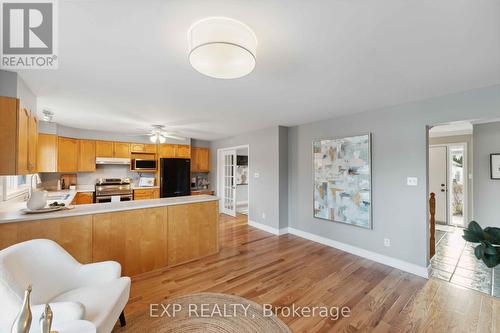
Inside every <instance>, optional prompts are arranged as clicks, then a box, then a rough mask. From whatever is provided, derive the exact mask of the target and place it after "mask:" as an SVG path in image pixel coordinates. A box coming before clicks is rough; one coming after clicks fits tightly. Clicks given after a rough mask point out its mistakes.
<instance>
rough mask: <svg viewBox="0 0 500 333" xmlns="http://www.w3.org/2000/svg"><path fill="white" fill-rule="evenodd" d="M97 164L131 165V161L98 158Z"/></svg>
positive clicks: (127, 159)
mask: <svg viewBox="0 0 500 333" xmlns="http://www.w3.org/2000/svg"><path fill="white" fill-rule="evenodd" d="M95 164H114V165H129V164H130V159H129V158H118V157H96V159H95Z"/></svg>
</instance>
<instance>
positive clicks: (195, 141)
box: [191, 139, 210, 148]
mask: <svg viewBox="0 0 500 333" xmlns="http://www.w3.org/2000/svg"><path fill="white" fill-rule="evenodd" d="M191 146H193V147H196V148H210V141H205V140H198V139H191Z"/></svg>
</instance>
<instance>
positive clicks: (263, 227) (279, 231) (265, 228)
mask: <svg viewBox="0 0 500 333" xmlns="http://www.w3.org/2000/svg"><path fill="white" fill-rule="evenodd" d="M248 225H249V226H251V227H254V228H257V229H260V230H263V231H266V232H269V233H271V234H274V235H277V236H279V235H284V234H287V233H288V228H282V229H278V228H274V227H270V226H268V225H267V224H263V223H259V222H255V221H252V220H248Z"/></svg>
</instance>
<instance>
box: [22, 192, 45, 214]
mask: <svg viewBox="0 0 500 333" xmlns="http://www.w3.org/2000/svg"><path fill="white" fill-rule="evenodd" d="M47 196H48V193H47V191H33V192H31V195H30V197H29V199H28V202H27V203H26V206H27V207H28V209H30V210H38V209H42V208H44V207H45V206H46V205H47Z"/></svg>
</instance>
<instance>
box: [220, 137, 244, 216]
mask: <svg viewBox="0 0 500 333" xmlns="http://www.w3.org/2000/svg"><path fill="white" fill-rule="evenodd" d="M242 148H246V149H247V152H248V186H247V191H248V193H247V194H248V217H249V218H250V186H251V179H252V177H251V176H250V175H251V172H250V170H251V165H250V145H249V144H246V145H239V146H232V147H224V148H218V149H217V187H216V191H217V192H216V195H217V196H218V197H219V213H222V210H223V204H224V202H223V201H224V196H223V195H220V194H221V189H223V188H224V185H223V184H222V182H223V181H224V177H223V167H222V166H223V164H224V163H223V160H222V153H223V152H224V151H227V150H238V149H242ZM236 156H238V155H236ZM235 163H236V161H235ZM235 205H236V203H235Z"/></svg>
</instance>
